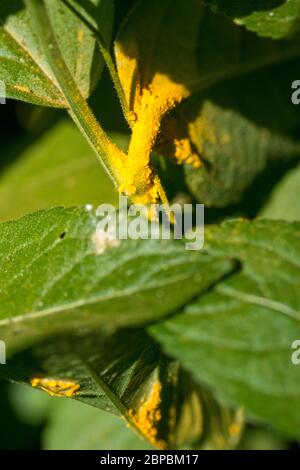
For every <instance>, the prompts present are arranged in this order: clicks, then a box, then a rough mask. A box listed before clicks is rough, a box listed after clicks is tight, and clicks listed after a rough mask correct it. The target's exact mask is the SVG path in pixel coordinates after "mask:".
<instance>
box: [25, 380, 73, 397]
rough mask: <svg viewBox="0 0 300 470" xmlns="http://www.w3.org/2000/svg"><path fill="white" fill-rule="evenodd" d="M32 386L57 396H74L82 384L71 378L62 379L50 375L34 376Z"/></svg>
mask: <svg viewBox="0 0 300 470" xmlns="http://www.w3.org/2000/svg"><path fill="white" fill-rule="evenodd" d="M30 383H31V385H32V387H34V388H39V389H41V390H43V391H44V392H47V393H48V394H49V395H51V396H55V397H69V398H70V397H72V396H74V395H77V393H78V390H79V389H80V385H79V384H77V383H76V382H73V381H71V380H61V379H54V378H48V377H34V378H33V379H31V381H30Z"/></svg>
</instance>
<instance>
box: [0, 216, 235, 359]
mask: <svg viewBox="0 0 300 470" xmlns="http://www.w3.org/2000/svg"><path fill="white" fill-rule="evenodd" d="M98 221H99V219H97V217H96V216H95V215H94V214H93V213H92V212H91V211H90V210H89V209H84V208H82V209H81V208H71V209H63V208H56V209H53V210H49V211H41V212H37V213H34V214H31V215H28V216H25V217H23V218H21V219H19V220H17V221H13V222H7V223H2V224H0V260H1V261H0V276H1V279H2V282H1V289H0V337H1V338H2V339H3V340H5V341H6V342H7V347H8V350H9V351H10V350H12V349H13V348H14V347H15V346H16V345H18V346H20V345H24V343H25V344H26V343H27V342H28V341H33V340H34V339H36V338H41V337H43V336H45V335H47V334H50V333H53V332H55V331H61V330H64V331H66V330H68V329H71V330H77V329H79V330H80V329H81V328H82V327H85V328H87V327H88V326H90V327H93V326H95V325H98V326H99V327H100V326H101V327H102V328H110V329H113V328H116V327H119V326H121V325H123V326H124V325H126V326H127V325H136V324H143V323H146V322H149V321H155V320H157V319H159V318H160V317H162V316H164V315H167V314H168V313H170V312H172V311H174V310H176V309H178V308H179V307H181V306H182V305H183V304H184V303H185V302H186V301H187V300H189V299H191V298H192V297H193V296H194V295H195V294H196V293H198V292H200V291H202V290H205V289H207V288H208V287H209V286H210V285H211V283H213V282H215V281H216V280H217V279H219V278H220V277H222V276H223V275H224V274H225V273H226V272H228V270H231V269H232V263H231V262H230V261H229V260H222V259H215V258H211V257H209V256H207V255H205V254H202V253H201V252H191V251H187V250H185V245H184V244H183V243H181V242H179V241H171V240H150V239H149V240H136V241H134V240H114V239H110V238H108V237H105V236H104V235H103V236H102V235H101V232H100V233H99V232H97V230H96V229H97V223H98Z"/></svg>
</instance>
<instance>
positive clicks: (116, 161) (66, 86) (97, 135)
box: [25, 0, 126, 187]
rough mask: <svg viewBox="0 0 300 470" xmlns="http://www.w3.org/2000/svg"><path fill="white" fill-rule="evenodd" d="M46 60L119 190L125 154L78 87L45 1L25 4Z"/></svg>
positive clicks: (88, 138) (75, 118)
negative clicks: (60, 45)
mask: <svg viewBox="0 0 300 470" xmlns="http://www.w3.org/2000/svg"><path fill="white" fill-rule="evenodd" d="M25 2H26V5H27V6H28V8H29V10H30V13H31V17H32V20H33V22H34V26H35V30H36V31H37V34H38V36H39V38H40V40H41V44H42V47H43V49H44V52H45V55H46V58H47V60H48V62H49V64H50V66H51V68H52V71H53V73H54V75H55V78H56V80H57V82H58V84H59V86H60V88H61V91H62V93H63V95H64V98H65V100H66V103H67V107H68V109H69V113H70V115H71V117H72V118H73V120H74V121H75V123H76V125H77V126H78V127H79V129H80V130H81V132H82V134H83V135H84V136H85V138H86V139H87V141H88V142H89V144H90V145H91V147H92V148H93V149H94V151H95V152H96V154H97V156H98V157H99V159H100V161H101V163H102V165H103V166H104V168H105V169H106V171H107V173H108V174H109V176H110V177H111V179H112V180H113V182H114V184H115V185H116V186H118V187H119V186H120V185H121V184H122V177H121V175H120V173H119V171H118V168H120V167H122V165H123V163H124V158H126V156H125V154H123V152H122V151H121V150H120V149H119V148H118V147H117V146H116V145H115V144H113V142H111V140H110V139H109V138H108V136H107V134H106V133H105V132H104V130H103V129H102V127H101V126H100V124H99V122H98V121H97V119H96V117H95V116H94V114H93V112H92V110H91V109H90V107H89V106H88V104H87V102H86V100H85V99H84V97H83V96H82V94H81V92H80V90H79V88H78V87H77V85H76V83H75V81H74V79H73V77H72V75H71V73H70V71H69V69H68V67H67V65H66V63H65V61H64V58H63V56H62V54H61V52H60V49H59V46H58V44H57V41H56V37H55V34H54V32H53V29H52V25H51V22H50V20H49V17H48V13H47V9H46V6H45V3H44V0H25Z"/></svg>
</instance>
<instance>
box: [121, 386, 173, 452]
mask: <svg viewBox="0 0 300 470" xmlns="http://www.w3.org/2000/svg"><path fill="white" fill-rule="evenodd" d="M161 388H162V387H161V384H160V382H155V383H154V384H153V386H152V389H151V392H150V395H149V397H148V398H147V399H145V400H143V402H142V403H141V406H140V408H139V409H138V411H137V412H133V410H129V415H130V416H131V418H132V420H133V422H134V424H135V426H136V427H137V429H139V431H140V432H141V433H142V434H143V435H144V436H145V437H146V438H147V439H148V441H149V442H150V443H151V444H153V445H154V446H155V447H157V448H158V449H164V448H165V447H166V445H165V443H164V442H163V441H161V440H159V439H157V434H158V430H157V425H158V423H159V421H160V420H161V411H160V409H159V406H160V404H161Z"/></svg>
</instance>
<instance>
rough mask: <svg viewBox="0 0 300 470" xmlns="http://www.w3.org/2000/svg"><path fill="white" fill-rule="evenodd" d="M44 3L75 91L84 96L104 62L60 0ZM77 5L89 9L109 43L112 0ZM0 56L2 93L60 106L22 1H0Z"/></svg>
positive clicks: (61, 99)
mask: <svg viewBox="0 0 300 470" xmlns="http://www.w3.org/2000/svg"><path fill="white" fill-rule="evenodd" d="M81 3H82V2H81ZM46 6H47V11H48V13H49V16H50V18H51V20H52V26H53V29H54V32H55V34H56V38H57V42H58V45H59V47H60V50H61V53H62V55H63V58H64V60H65V61H66V64H67V66H68V68H69V70H70V72H71V74H72V77H73V78H74V80H75V82H76V84H77V86H78V87H79V89H80V91H81V93H82V94H83V96H84V97H88V96H89V95H90V94H91V92H92V90H93V89H94V87H95V85H96V83H97V81H98V79H99V78H100V74H101V71H102V69H103V65H104V63H103V59H102V57H101V55H100V53H99V51H98V48H97V47H96V42H95V38H94V36H93V34H92V33H91V32H90V31H89V30H88V28H87V27H86V26H85V25H84V24H83V23H82V22H81V21H80V20H78V18H77V16H76V15H74V13H72V12H70V11H69V9H68V8H67V7H66V6H65V5H64V4H63V3H62V2H61V0H46ZM83 7H84V8H85V9H87V10H88V11H91V12H93V15H94V18H95V22H96V23H97V25H98V27H99V28H100V29H101V32H102V35H103V36H104V37H105V39H106V40H107V42H108V43H109V42H110V39H111V34H112V22H113V2H111V1H110V0H84V1H83ZM0 58H1V69H0V79H1V80H3V81H4V82H5V84H6V93H7V97H9V98H15V99H20V100H23V101H27V102H30V103H35V104H40V105H44V106H53V107H62V108H64V107H66V102H65V99H64V97H63V94H62V92H61V91H60V88H59V86H58V84H57V81H56V79H55V77H54V75H53V73H52V71H51V68H50V67H49V64H48V63H47V61H46V58H45V57H44V54H43V53H42V48H41V45H40V41H39V39H38V37H37V36H36V34H35V31H34V30H33V28H32V25H31V21H30V16H29V12H28V11H27V9H25V8H24V5H23V1H22V0H2V1H1V5H0Z"/></svg>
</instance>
